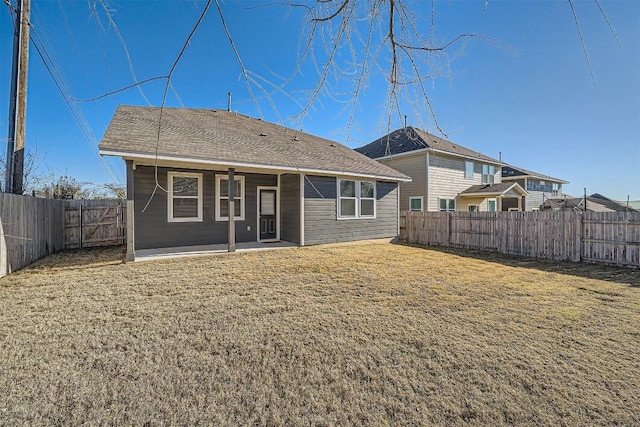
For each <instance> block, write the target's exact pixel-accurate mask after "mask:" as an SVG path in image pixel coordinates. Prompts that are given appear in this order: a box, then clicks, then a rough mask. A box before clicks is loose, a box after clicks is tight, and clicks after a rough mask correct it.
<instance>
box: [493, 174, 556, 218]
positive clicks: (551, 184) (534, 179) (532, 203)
mask: <svg viewBox="0 0 640 427" xmlns="http://www.w3.org/2000/svg"><path fill="white" fill-rule="evenodd" d="M502 182H517V183H518V184H519V185H520V186H521V187H522V188H524V189H526V190H527V192H528V193H529V195H528V196H527V198H526V203H525V206H524V210H526V211H537V210H540V207H541V206H542V205H543V204H544V203H545V201H547V200H551V199H563V198H564V195H563V193H562V184H568V181H563V180H561V179H558V178H553V177H551V176H546V175H542V174H539V173H536V172H531V171H529V170H526V169H523V168H520V167H516V166H512V165H506V164H505V165H503V166H502Z"/></svg>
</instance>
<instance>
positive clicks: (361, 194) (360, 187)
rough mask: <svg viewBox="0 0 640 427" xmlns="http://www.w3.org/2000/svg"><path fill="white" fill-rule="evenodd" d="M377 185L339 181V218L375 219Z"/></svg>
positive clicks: (373, 183)
mask: <svg viewBox="0 0 640 427" xmlns="http://www.w3.org/2000/svg"><path fill="white" fill-rule="evenodd" d="M375 215H376V183H375V182H373V181H353V180H349V179H341V180H338V218H375Z"/></svg>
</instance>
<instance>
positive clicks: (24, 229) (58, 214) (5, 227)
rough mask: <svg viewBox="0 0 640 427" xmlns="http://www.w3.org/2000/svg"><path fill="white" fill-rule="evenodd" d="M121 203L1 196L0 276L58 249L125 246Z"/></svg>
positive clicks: (11, 195) (123, 209) (122, 203)
mask: <svg viewBox="0 0 640 427" xmlns="http://www.w3.org/2000/svg"><path fill="white" fill-rule="evenodd" d="M126 218H127V216H126V207H125V206H124V201H119V200H53V199H39V198H36V197H28V196H18V195H15V194H8V193H0V277H2V276H5V275H7V274H9V273H11V272H13V271H16V270H19V269H21V268H23V267H25V266H27V265H29V264H31V263H32V262H34V261H37V260H39V259H40V258H43V257H45V256H47V255H50V254H52V253H55V252H58V251H61V250H62V249H72V248H82V247H89V246H108V245H121V244H124V242H125V239H126Z"/></svg>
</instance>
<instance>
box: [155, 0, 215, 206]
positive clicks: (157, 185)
mask: <svg viewBox="0 0 640 427" xmlns="http://www.w3.org/2000/svg"><path fill="white" fill-rule="evenodd" d="M210 6H211V0H207V4H206V5H205V7H204V9H203V10H202V12H201V13H200V17H199V18H198V20H197V21H196V23H195V25H194V26H193V29H192V30H191V32H190V33H189V36H188V37H187V39H186V40H185V42H184V44H183V45H182V48H181V49H180V53H178V56H177V57H176V59H175V61H174V62H173V64H172V65H171V68H170V69H169V73H168V74H167V76H166V79H167V82H166V83H165V86H164V92H163V94H162V102H161V104H160V114H159V116H158V130H157V136H156V150H155V155H154V165H153V168H154V179H155V187H154V188H153V192H152V193H151V196H150V197H149V200H148V201H147V203H146V205H145V206H144V208H143V209H142V212H144V211H145V210H146V209H147V208H148V207H149V204H150V203H151V200H153V196H154V195H155V194H156V191H157V190H158V189H160V190H162V191H164V192H165V193H168V192H169V191H168V190H167V189H166V188H164V187H162V186H161V185H160V182H159V180H158V152H159V150H160V133H161V131H162V114H163V111H164V106H165V103H166V100H167V93H168V92H169V87H170V86H171V77H172V76H173V72H174V71H175V69H176V67H177V66H178V63H179V62H180V59H182V55H184V52H185V51H186V50H187V47H188V46H189V44H190V42H191V39H192V38H193V35H194V34H195V33H196V31H197V30H198V28H199V27H200V24H201V23H202V20H203V19H204V17H205V16H206V14H207V11H208V10H209V7H210Z"/></svg>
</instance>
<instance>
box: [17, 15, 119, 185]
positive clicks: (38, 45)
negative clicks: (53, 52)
mask: <svg viewBox="0 0 640 427" xmlns="http://www.w3.org/2000/svg"><path fill="white" fill-rule="evenodd" d="M29 25H30V27H31V37H30V38H31V42H32V43H33V46H34V48H35V49H36V52H37V54H38V56H39V57H40V59H41V60H42V63H43V65H44V66H45V69H46V70H47V73H49V76H50V77H51V79H52V80H53V83H54V85H55V86H56V89H58V91H59V92H60V95H61V96H62V99H63V101H64V102H65V104H66V105H67V107H68V108H69V111H70V112H71V115H72V116H73V118H74V120H75V121H76V124H77V125H78V127H79V128H80V130H81V132H82V133H83V134H84V136H85V139H86V141H87V143H88V144H89V146H90V147H91V149H92V151H93V152H94V154H95V155H96V156H97V157H98V159H99V161H100V163H101V165H102V167H103V169H104V170H105V172H107V174H108V175H109V176H110V177H111V179H112V180H113V181H115V182H118V183H121V181H120V179H119V178H118V177H117V176H116V175H115V173H114V171H112V170H111V168H110V167H108V166H107V163H106V162H105V161H104V159H103V158H102V156H100V154H99V152H98V150H97V149H96V146H95V144H94V142H92V141H97V138H96V136H95V134H94V133H93V131H92V130H91V127H90V126H89V123H88V121H87V120H86V118H85V117H84V115H83V114H82V111H81V110H80V109H79V108H78V106H77V105H76V108H74V106H73V105H72V102H73V101H72V97H71V96H69V95H68V94H69V93H70V90H69V87H68V85H67V84H66V82H65V81H64V78H63V76H62V74H61V73H60V71H59V69H58V67H57V66H56V64H55V62H54V61H53V60H52V58H51V56H50V55H49V53H48V52H47V50H46V48H45V47H44V43H43V42H42V40H41V39H40V36H39V34H38V32H37V31H36V29H35V28H34V26H33V24H32V23H31V22H30V23H29ZM56 75H57V76H58V77H56ZM83 123H84V125H83Z"/></svg>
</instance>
